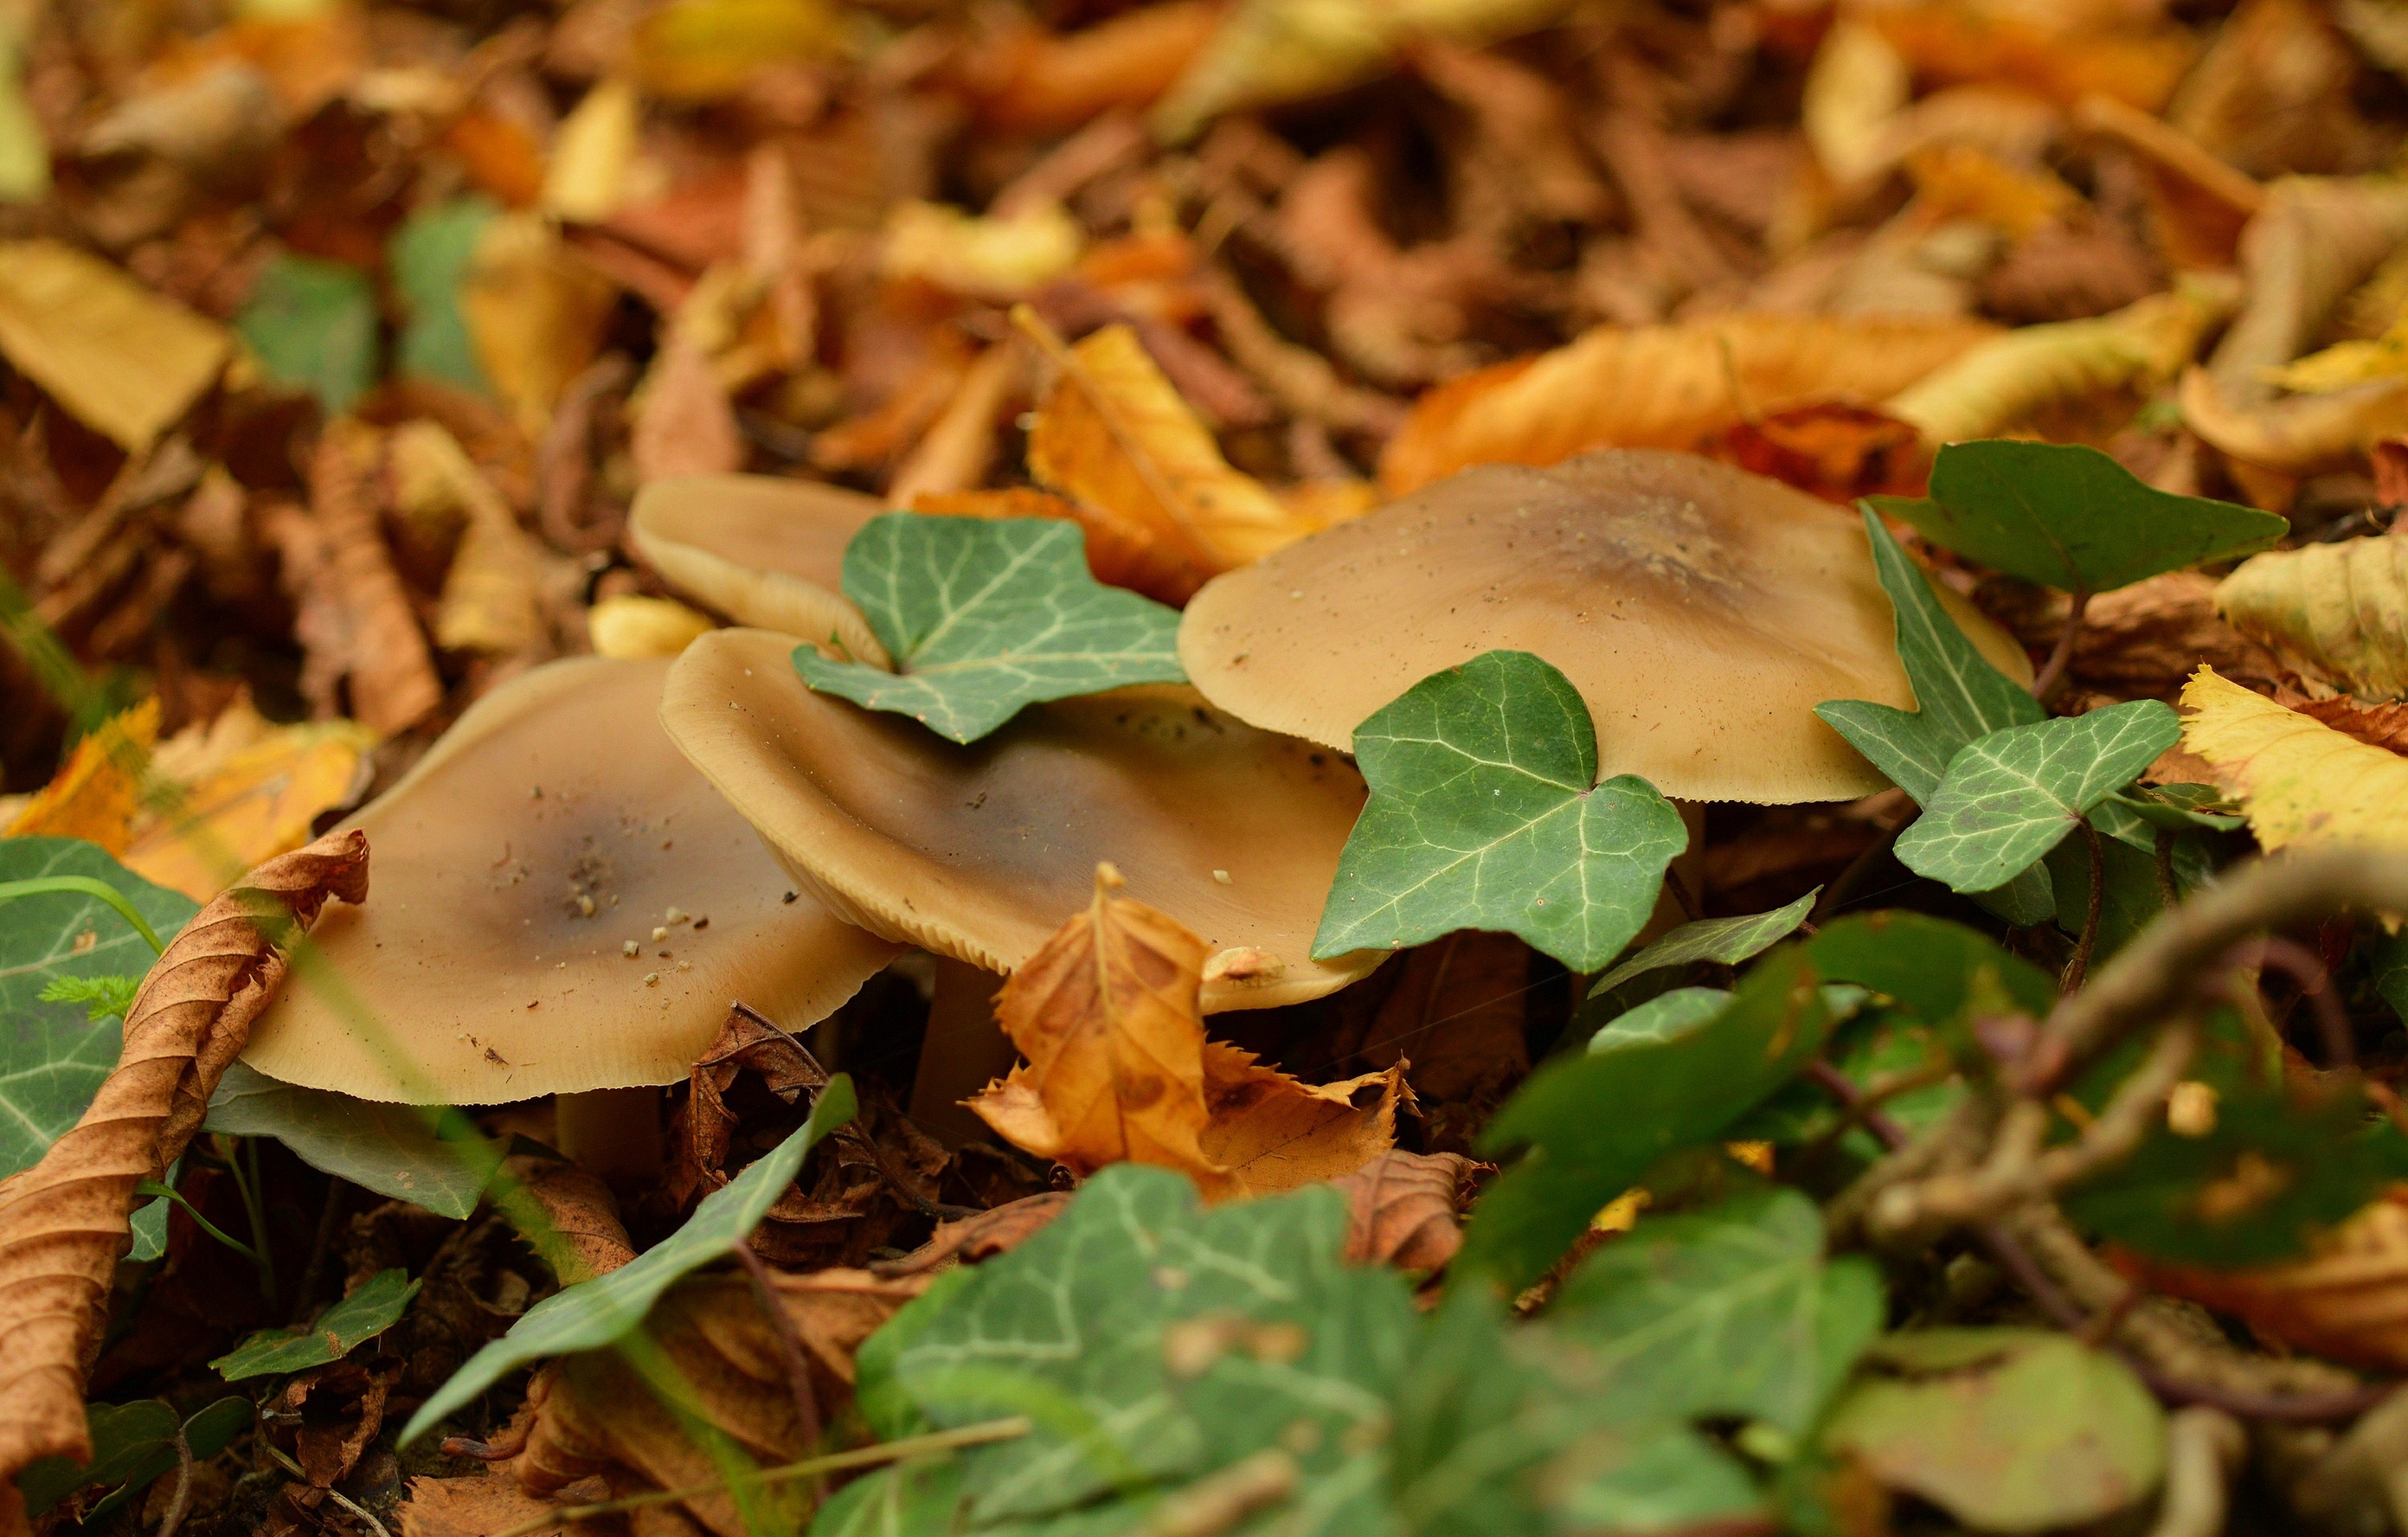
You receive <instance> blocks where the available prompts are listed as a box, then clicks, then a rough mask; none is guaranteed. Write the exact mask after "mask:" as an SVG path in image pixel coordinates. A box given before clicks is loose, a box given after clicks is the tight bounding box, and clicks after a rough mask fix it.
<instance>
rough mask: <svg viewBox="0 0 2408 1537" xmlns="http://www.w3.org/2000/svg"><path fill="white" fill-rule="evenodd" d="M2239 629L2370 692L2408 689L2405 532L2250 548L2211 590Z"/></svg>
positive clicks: (2383, 694) (2379, 694) (2384, 695)
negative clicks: (2281, 547) (2254, 551)
mask: <svg viewBox="0 0 2408 1537" xmlns="http://www.w3.org/2000/svg"><path fill="white" fill-rule="evenodd" d="M2215 607H2216V611H2217V612H2219V613H2221V614H2223V615H2224V617H2225V618H2226V619H2228V620H2229V621H2230V622H2231V624H2232V627H2233V628H2235V629H2237V630H2239V631H2240V632H2241V633H2242V634H2243V635H2246V636H2250V637H2252V638H2254V639H2258V640H2262V641H2265V642H2266V643H2267V644H2268V645H2271V646H2274V647H2277V648H2279V649H2280V650H2282V651H2284V652H2286V653H2288V654H2291V655H2294V656H2297V657H2299V658H2300V660H2301V661H2302V662H2304V663H2306V664H2307V665H2308V667H2310V668H2314V669H2315V671H2317V672H2320V673H2322V674H2323V675H2325V676H2326V677H2328V678H2330V679H2332V680H2333V681H2334V682H2341V683H2344V684H2345V685H2346V686H2347V687H2348V688H2349V689H2350V690H2351V691H2353V692H2355V693H2357V694H2358V695H2360V696H2362V697H2366V698H2369V699H2394V698H2399V697H2401V696H2402V695H2408V538H2402V537H2400V536H2396V535H2384V536H2379V537H2374V538H2369V539H2341V540H2338V541H2336V542H2334V543H2330V544H2305V545H2301V546H2300V548H2298V549H2296V550H2270V551H2268V552H2266V553H2264V554H2262V555H2252V556H2250V557H2249V558H2248V559H2247V560H2245V561H2243V562H2242V563H2241V567H2240V568H2239V569H2238V570H2235V571H2234V572H2233V573H2232V574H2231V575H2230V576H2229V577H2226V578H2225V579H2224V582H2223V583H2222V584H2221V585H2220V586H2218V587H2217V588H2216V590H2215Z"/></svg>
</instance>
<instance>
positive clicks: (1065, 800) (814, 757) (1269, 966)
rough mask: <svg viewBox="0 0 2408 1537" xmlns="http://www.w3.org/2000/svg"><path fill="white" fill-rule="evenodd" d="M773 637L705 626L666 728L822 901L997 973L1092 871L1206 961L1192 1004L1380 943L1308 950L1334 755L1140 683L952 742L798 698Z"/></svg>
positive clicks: (1311, 976)
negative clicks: (1337, 951)
mask: <svg viewBox="0 0 2408 1537" xmlns="http://www.w3.org/2000/svg"><path fill="white" fill-rule="evenodd" d="M794 647H795V639H794V638H793V637H792V636H785V635H775V634H771V633H768V632H767V631H762V630H743V629H731V630H715V631H713V632H712V633H710V634H709V635H706V636H704V637H703V638H702V639H699V640H696V641H695V643H694V644H693V645H692V646H689V647H688V648H687V649H686V651H685V654H683V655H682V656H681V657H679V658H678V662H677V665H676V667H675V668H673V669H672V670H671V672H670V674H669V682H668V687H667V692H666V693H665V694H664V695H663V697H662V699H661V719H662V723H663V724H664V725H667V727H668V731H669V735H670V736H672V737H674V738H675V739H676V740H677V742H678V745H679V746H680V747H681V748H683V749H684V750H685V752H686V754H687V755H688V756H689V757H691V758H692V759H693V760H694V763H695V767H696V768H700V769H701V770H702V771H703V773H704V774H706V775H707V776H709V777H710V782H711V783H713V784H715V785H717V786H718V787H719V790H720V793H721V794H723V795H724V796H725V797H727V799H728V801H729V802H730V803H731V804H733V805H734V806H736V807H737V808H738V810H739V811H741V812H743V813H744V814H745V815H746V816H748V817H750V818H752V820H753V825H754V826H757V827H759V828H760V829H761V835H762V836H763V837H764V838H766V839H767V840H768V842H769V845H770V847H771V848H772V849H774V850H775V851H776V852H777V854H778V856H779V858H780V859H781V861H782V862H783V863H784V864H785V866H786V869H788V870H789V871H791V872H792V873H793V874H794V876H795V878H796V880H797V881H799V882H804V883H809V885H810V888H811V889H812V890H813V891H814V892H816V893H817V894H818V895H819V897H820V898H821V900H822V901H823V902H824V903H825V904H826V905H827V907H828V908H829V910H830V911H831V912H837V913H839V914H841V915H842V916H844V917H846V918H849V919H851V920H852V921H853V922H854V923H857V924H859V925H861V926H862V927H865V928H867V929H870V930H872V931H874V932H876V933H879V934H882V935H884V936H885V937H887V938H889V939H893V940H898V941H906V942H909V943H911V944H916V945H919V946H921V947H922V948H924V949H926V950H931V951H934V952H936V953H937V954H939V955H950V956H953V958H954V959H956V960H961V961H967V962H968V963H969V964H971V965H973V966H977V967H982V968H983V969H985V970H989V971H998V972H1007V971H1010V970H1012V969H1013V968H1015V967H1017V966H1018V965H1020V964H1021V963H1022V962H1023V961H1025V960H1026V959H1027V958H1028V957H1029V956H1030V955H1034V954H1036V952H1037V950H1038V949H1039V946H1041V945H1043V944H1044V942H1045V941H1046V940H1047V939H1049V938H1050V937H1052V935H1053V934H1054V930H1055V929H1057V928H1058V927H1061V925H1062V922H1063V920H1064V919H1066V918H1068V917H1069V916H1070V915H1071V914H1072V913H1074V912H1081V911H1082V910H1083V909H1084V908H1085V907H1086V905H1087V904H1088V902H1089V901H1090V900H1091V898H1093V895H1094V890H1095V879H1096V867H1097V864H1099V863H1111V864H1112V865H1115V866H1117V867H1118V868H1119V869H1120V870H1121V872H1122V873H1123V875H1124V876H1125V877H1126V879H1127V882H1128V889H1129V894H1130V895H1131V896H1133V897H1136V898H1140V900H1142V901H1144V902H1145V903H1147V904H1148V905H1149V906H1152V907H1154V908H1156V909H1158V910H1160V911H1161V912H1166V913H1168V914H1169V915H1170V916H1171V917H1173V918H1175V919H1177V920H1178V921H1179V922H1181V923H1183V924H1184V925H1186V926H1187V927H1189V928H1191V929H1193V930H1194V931H1195V932H1196V933H1197V935H1198V936H1200V937H1201V938H1202V939H1203V940H1204V941H1205V942H1206V943H1207V944H1209V945H1211V947H1212V948H1213V950H1214V951H1215V952H1217V954H1216V955H1214V956H1213V957H1212V960H1211V962H1210V963H1208V965H1207V967H1206V970H1205V985H1204V997H1203V1006H1204V1010H1205V1012H1206V1013H1215V1012H1219V1011H1224V1010H1230V1009H1262V1008H1270V1007H1273V1006H1275V1005H1279V1004H1286V1003H1296V1002H1300V1001H1302V1000H1304V999H1307V998H1319V997H1321V996H1322V995H1324V994H1326V993H1330V992H1334V991H1336V990H1337V989H1338V988H1340V987H1342V986H1344V985H1346V984H1348V983H1350V982H1353V981H1355V979H1357V978H1359V977H1362V976H1364V975H1366V974H1367V973H1369V971H1370V970H1372V969H1373V968H1374V967H1376V966H1377V965H1378V964H1379V962H1380V961H1381V960H1382V959H1383V956H1384V952H1376V951H1365V952H1361V953H1358V954H1355V955H1343V956H1340V957H1337V958H1335V959H1332V960H1327V961H1315V960H1313V959H1312V934H1313V930H1314V928H1315V927H1317V926H1318V925H1319V923H1320V920H1321V906H1322V902H1323V900H1324V898H1326V897H1327V896H1328V894H1329V883H1330V879H1331V877H1332V875H1333V874H1335V872H1336V870H1337V869H1338V855H1339V851H1340V849H1341V848H1343V847H1344V846H1345V842H1346V835H1347V833H1348V832H1349V831H1350V830H1351V829H1352V828H1353V827H1354V825H1355V815H1356V813H1357V812H1360V811H1361V810H1362V807H1363V801H1364V797H1365V791H1364V787H1363V781H1362V778H1361V776H1360V775H1358V774H1356V773H1355V769H1354V767H1353V766H1352V765H1351V764H1349V763H1348V762H1347V761H1346V760H1345V758H1344V757H1343V756H1341V755H1340V754H1336V753H1329V752H1325V751H1323V750H1321V749H1319V748H1316V747H1314V746H1312V744H1311V743H1309V742H1302V741H1297V740H1294V739H1293V738H1287V737H1280V736H1275V735H1273V734H1271V733H1269V732H1266V731H1257V730H1255V729H1254V728H1253V727H1252V726H1249V725H1245V724H1244V723H1243V722H1240V721H1235V720H1232V719H1230V718H1229V717H1228V716H1226V715H1225V714H1223V713H1221V712H1220V711H1216V710H1213V709H1211V708H1210V707H1209V706H1208V705H1207V704H1206V703H1205V701H1204V700H1203V699H1202V698H1201V697H1199V696H1198V695H1197V693H1196V692H1195V691H1194V690H1193V689H1189V688H1184V687H1179V686H1175V685H1163V684H1146V685H1140V686H1136V687H1130V688H1122V689H1116V690H1114V691H1112V692H1111V693H1108V694H1097V695H1089V696H1087V697H1082V698H1071V699H1057V700H1054V701H1053V702H1051V703H1048V704H1039V705H1031V706H1029V707H1028V708H1027V709H1026V710H1024V711H1021V712H1020V713H1019V714H1018V715H1017V716H1015V717H1013V719H1012V720H1011V723H1010V724H1009V725H1005V726H1004V727H1003V728H1002V729H1001V730H999V731H997V732H996V733H995V734H994V735H992V736H989V737H986V738H983V739H982V740H979V741H976V742H973V743H970V744H968V745H967V746H963V745H958V744H956V743H953V742H950V741H947V740H943V739H942V738H939V737H938V736H936V735H934V734H933V733H931V732H929V731H928V730H926V729H925V727H923V726H921V725H918V724H916V723H914V722H912V721H910V720H909V719H906V718H905V717H903V716H900V715H893V714H884V713H880V712H878V711H867V710H863V709H861V708H859V707H858V706H855V705H853V704H852V703H849V702H848V701H846V700H843V699H839V698H837V697H833V696H830V695H825V694H818V693H814V692H813V691H812V690H810V688H808V687H806V686H805V685H804V683H803V682H802V680H801V679H800V678H799V677H798V676H796V671H795V668H794V664H793V662H792V661H791V660H790V659H789V658H790V654H791V653H792V652H793V650H794Z"/></svg>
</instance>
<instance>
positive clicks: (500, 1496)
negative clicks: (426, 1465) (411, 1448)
mask: <svg viewBox="0 0 2408 1537" xmlns="http://www.w3.org/2000/svg"><path fill="white" fill-rule="evenodd" d="M551 1509H552V1504H551V1502H550V1501H543V1500H538V1499H537V1498H536V1497H535V1496H533V1495H531V1494H529V1493H527V1492H526V1491H525V1490H524V1489H522V1488H520V1487H519V1486H518V1481H517V1480H516V1479H514V1478H512V1477H510V1476H509V1474H508V1473H503V1472H480V1473H471V1474H469V1475H468V1476H467V1477H466V1478H436V1477H432V1476H429V1475H426V1474H421V1475H420V1476H418V1477H416V1478H413V1479H411V1480H410V1481H409V1496H408V1498H406V1499H405V1500H404V1501H402V1506H401V1514H400V1524H401V1537H492V1534H493V1533H494V1532H496V1531H514V1530H521V1529H525V1530H527V1531H528V1534H529V1537H562V1533H563V1532H564V1531H565V1530H566V1523H565V1522H554V1523H552V1525H549V1526H538V1527H533V1528H527V1527H526V1523H527V1522H529V1521H534V1520H538V1519H539V1518H541V1517H542V1516H543V1515H545V1514H546V1513H547V1512H549V1511H550V1510H551Z"/></svg>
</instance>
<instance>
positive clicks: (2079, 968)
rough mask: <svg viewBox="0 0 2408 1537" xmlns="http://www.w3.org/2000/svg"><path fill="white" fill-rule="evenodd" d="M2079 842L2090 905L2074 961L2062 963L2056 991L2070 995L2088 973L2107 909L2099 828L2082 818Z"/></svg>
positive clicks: (2104, 866) (2105, 864)
mask: <svg viewBox="0 0 2408 1537" xmlns="http://www.w3.org/2000/svg"><path fill="white" fill-rule="evenodd" d="M2081 823H2082V840H2083V841H2084V842H2085V844H2087V845H2088V846H2089V850H2090V905H2089V906H2088V907H2087V908H2086V909H2085V911H2084V912H2083V914H2082V940H2081V942H2080V943H2078V944H2076V945H2075V946H2074V947H2073V958H2072V959H2071V960H2070V961H2068V962H2066V963H2065V976H2064V979H2063V980H2062V981H2061V982H2059V983H2058V984H2057V991H2058V992H2060V993H2071V992H2074V991H2077V990H2079V989H2080V987H2081V986H2082V982H2083V979H2084V978H2085V977H2086V976H2088V975H2089V974H2090V957H2091V955H2092V954H2093V953H2095V952H2096V951H2097V950H2098V948H2099V919H2100V915H2101V914H2102V913H2104V912H2106V907H2107V854H2106V851H2105V850H2104V849H2102V848H2100V844H2099V829H2098V828H2097V827H2096V826H2092V825H2091V821H2090V819H2089V818H2088V817H2086V816H2085V817H2083V818H2082V819H2081Z"/></svg>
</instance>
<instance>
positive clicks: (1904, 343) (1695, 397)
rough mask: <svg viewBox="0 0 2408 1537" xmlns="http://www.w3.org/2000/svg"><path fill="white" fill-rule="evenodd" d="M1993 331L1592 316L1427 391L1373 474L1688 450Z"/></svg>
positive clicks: (1415, 474)
mask: <svg viewBox="0 0 2408 1537" xmlns="http://www.w3.org/2000/svg"><path fill="white" fill-rule="evenodd" d="M1999 334H2000V333H1999V332H1998V330H1997V328H1996V327H1994V326H1991V325H1987V324H1985V323H1981V322H1978V321H1965V320H1931V321H1923V320H1899V321H1890V320H1879V319H1865V320H1837V319H1828V318H1825V317H1822V316H1814V315H1732V316H1727V317H1723V318H1720V319H1715V320H1706V321H1695V322H1689V323H1683V324H1676V325H1648V326H1638V327H1628V328H1626V327H1622V326H1600V327H1598V329H1596V330H1593V331H1591V332H1589V333H1588V334H1587V335H1585V336H1584V337H1582V338H1580V339H1579V340H1577V341H1574V342H1573V343H1571V344H1570V346H1568V347H1560V348H1557V349H1556V350H1555V351H1554V352H1542V353H1541V354H1539V355H1537V356H1535V357H1527V358H1517V359H1515V360H1514V361H1512V362H1511V363H1504V364H1499V365H1498V366H1496V367H1493V368H1484V369H1482V370H1480V371H1479V372H1477V373H1473V374H1467V375H1465V376H1464V377H1463V378H1461V379H1457V380H1453V381H1449V382H1447V383H1445V384H1441V385H1440V386H1439V387H1438V388H1436V389H1434V390H1431V391H1429V392H1428V393H1427V394H1426V395H1423V396H1422V397H1421V399H1420V400H1419V401H1417V402H1415V404H1414V406H1413V410H1412V415H1411V416H1410V417H1408V418H1407V419H1406V421H1405V424H1404V426H1403V427H1402V428H1400V429H1399V430H1398V433H1397V435H1396V437H1394V438H1390V439H1389V441H1388V446H1387V449H1386V451H1385V452H1383V453H1382V455H1381V456H1380V483H1381V484H1382V485H1383V487H1384V488H1386V490H1387V492H1388V494H1389V495H1390V496H1402V495H1403V494H1404V493H1406V492H1408V491H1411V490H1413V489H1414V488H1416V487H1418V486H1424V485H1427V484H1429V483H1430V482H1431V481H1438V480H1443V479H1445V478H1446V477H1447V476H1449V475H1452V474H1454V473H1455V471H1456V470H1458V469H1465V468H1469V467H1470V466H1473V465H1480V464H1492V463H1498V462H1502V463H1507V464H1524V465H1551V464H1554V463H1555V462H1556V461H1557V460H1559V459H1565V458H1569V457H1570V456H1571V455H1572V454H1575V453H1580V452H1585V451H1587V450H1589V449H1597V448H1678V449H1694V448H1697V447H1699V445H1701V444H1703V443H1705V442H1707V441H1708V440H1710V439H1712V438H1715V437H1717V436H1719V435H1720V434H1722V433H1725V432H1727V431H1729V430H1730V429H1731V428H1732V427H1735V426H1737V425H1738V424H1741V423H1742V422H1744V421H1746V420H1747V419H1748V417H1749V416H1750V415H1751V414H1754V413H1764V412H1773V411H1782V410H1787V409H1792V408H1795V407H1799V406H1805V405H1811V404H1813V403H1816V402H1819V401H1827V400H1842V401H1846V400H1854V401H1857V402H1877V401H1881V400H1885V399H1887V398H1889V397H1891V396H1893V395H1897V394H1898V393H1899V391H1900V390H1903V389H1905V388H1906V387H1907V386H1908V385H1911V384H1913V383H1914V381H1917V380H1919V379H1922V378H1924V377H1925V376H1926V375H1928V374H1929V373H1930V372H1931V371H1932V370H1933V369H1935V368H1938V367H1941V366H1943V365H1945V364H1947V363H1949V362H1950V361H1952V360H1954V359H1956V358H1958V357H1960V356H1962V355H1963V354H1964V353H1965V352H1967V351H1969V350H1970V349H1971V348H1973V347H1975V346H1977V345H1980V344H1982V343H1984V342H1985V341H1987V340H1989V339H1990V338H1994V337H1997V336H1998V335H1999ZM1891 414H1893V415H1898V414H1901V413H1899V412H1897V411H1896V410H1892V411H1891Z"/></svg>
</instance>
